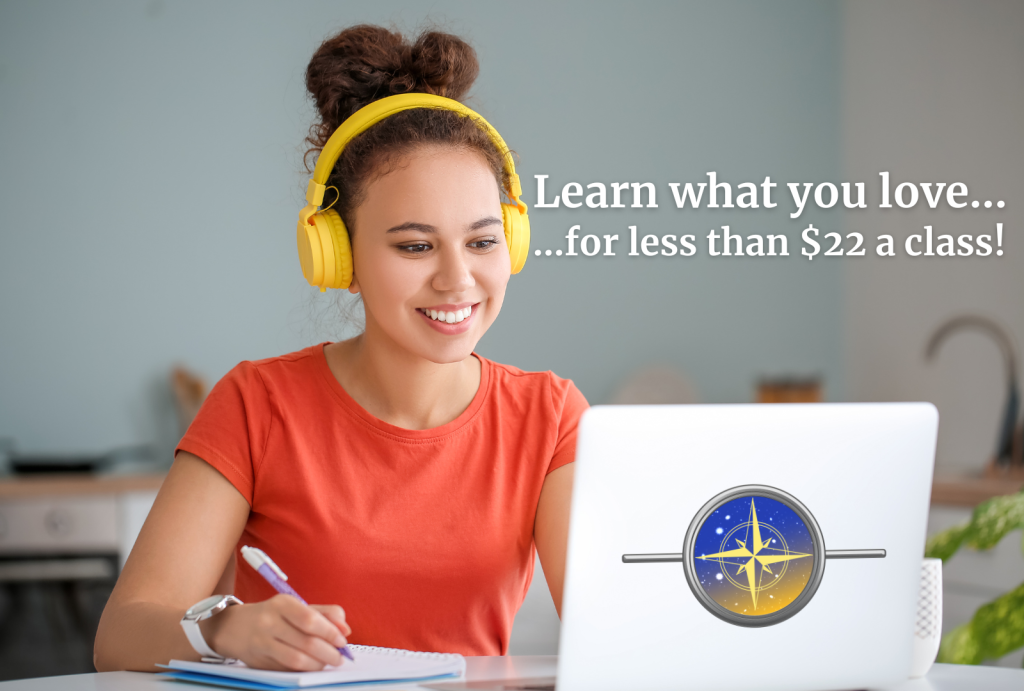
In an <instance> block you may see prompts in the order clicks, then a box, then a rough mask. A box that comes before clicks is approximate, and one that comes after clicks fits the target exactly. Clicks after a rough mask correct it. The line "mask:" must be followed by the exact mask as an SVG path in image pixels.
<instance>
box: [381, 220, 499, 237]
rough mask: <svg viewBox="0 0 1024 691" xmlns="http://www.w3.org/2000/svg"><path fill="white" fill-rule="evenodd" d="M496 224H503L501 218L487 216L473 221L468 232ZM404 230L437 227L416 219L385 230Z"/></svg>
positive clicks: (428, 229)
mask: <svg viewBox="0 0 1024 691" xmlns="http://www.w3.org/2000/svg"><path fill="white" fill-rule="evenodd" d="M494 225H498V226H500V225H502V221H501V219H500V218H497V217H495V216H485V217H484V218H481V219H480V220H479V221H474V222H473V223H471V224H470V226H469V228H467V229H466V232H467V233H472V232H473V231H474V230H480V229H481V228H486V227H487V226H494ZM403 230H418V231H420V232H421V233H436V232H437V228H435V227H434V226H432V225H430V224H427V223H417V222H416V221H406V222H405V223H401V224H399V225H397V226H394V227H393V228H388V229H387V231H385V232H388V233H400V232H402V231H403Z"/></svg>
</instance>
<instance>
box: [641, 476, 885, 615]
mask: <svg viewBox="0 0 1024 691" xmlns="http://www.w3.org/2000/svg"><path fill="white" fill-rule="evenodd" d="M884 557H885V550H884V549H858V550H826V549H825V541H824V538H823V536H822V533H821V528H819V527H818V523H817V521H815V520H814V516H813V515H812V514H811V512H810V511H809V510H808V509H807V507H805V506H804V505H803V504H801V503H800V502H799V501H798V500H797V499H796V497H794V496H792V495H790V494H787V493H786V492H783V491H782V490H780V489H776V488H774V487H767V486H765V485H744V486H742V487H734V488H733V489H730V490H727V491H725V492H722V493H721V494H719V495H718V496H716V497H714V498H713V499H711V501H709V502H708V503H707V504H705V505H704V506H703V507H701V509H700V511H698V512H697V515H696V516H694V518H693V520H692V521H691V522H690V527H689V529H688V530H687V531H686V538H685V539H684V541H683V552H682V554H623V555H622V561H623V562H624V563H626V564H643V563H658V562H680V561H681V562H682V563H683V571H684V573H685V574H686V582H687V584H688V585H689V586H690V590H691V591H693V594H694V596H695V597H696V598H697V600H698V601H699V602H700V603H701V604H702V605H703V606H704V607H705V608H706V609H707V610H708V611H709V612H711V613H712V614H714V615H715V616H716V617H718V618H720V619H723V620H725V621H727V622H729V623H730V624H735V625H737V626H748V627H760V626H771V625H773V624H778V623H779V622H782V621H785V620H786V619H789V618H790V617H792V616H793V615H794V614H796V613H797V612H799V611H800V610H801V609H803V608H804V607H805V606H806V605H807V603H808V602H810V600H811V598H812V597H814V593H815V592H816V591H817V590H818V585H819V584H820V583H821V578H822V576H823V574H824V572H825V560H826V559H870V558H876V559H877V558H884Z"/></svg>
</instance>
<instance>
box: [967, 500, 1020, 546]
mask: <svg viewBox="0 0 1024 691" xmlns="http://www.w3.org/2000/svg"><path fill="white" fill-rule="evenodd" d="M969 525H970V531H969V532H970V534H969V535H968V536H966V537H967V542H968V544H969V545H970V546H971V547H974V548H975V549H990V548H992V547H995V546H996V545H997V544H998V543H999V541H1000V540H1002V539H1003V537H1004V536H1005V535H1006V534H1007V533H1008V532H1010V531H1011V530H1017V529H1019V528H1024V492H1018V493H1017V494H1008V495H1006V496H1002V497H993V498H992V499H989V500H988V501H985V502H982V503H981V504H978V507H977V508H976V509H974V514H973V515H972V516H971V522H970V524H969Z"/></svg>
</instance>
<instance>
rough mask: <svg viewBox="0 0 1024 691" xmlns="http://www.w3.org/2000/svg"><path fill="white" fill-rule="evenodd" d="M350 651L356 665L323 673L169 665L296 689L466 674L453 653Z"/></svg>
mask: <svg viewBox="0 0 1024 691" xmlns="http://www.w3.org/2000/svg"><path fill="white" fill-rule="evenodd" d="M349 649H350V650H351V651H352V654H353V655H354V656H355V658H356V659H355V662H352V661H350V660H346V661H345V662H344V664H342V665H339V666H338V667H327V668H325V669H324V670H323V671H320V672H273V671H269V670H262V669H251V668H249V667H246V666H245V665H244V664H242V663H238V664H233V665H219V664H214V663H207V662H187V661H184V660H171V661H170V663H169V664H168V665H167V666H168V667H170V668H171V669H177V670H182V671H188V672H198V673H200V674H209V675H213V676H221V677H229V678H234V679H245V680H247V681H255V682H259V683H263V684H271V685H274V686H292V687H294V686H300V687H305V686H320V685H323V684H341V683H346V682H357V681H374V680H385V679H386V680H391V679H394V680H400V679H413V678H420V677H432V676H437V675H442V674H463V673H465V671H466V661H465V659H464V658H463V657H462V656H461V655H456V654H453V653H421V652H413V651H409V650H399V649H397V648H378V647H376V646H365V645H350V646H349Z"/></svg>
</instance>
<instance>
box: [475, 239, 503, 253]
mask: <svg viewBox="0 0 1024 691" xmlns="http://www.w3.org/2000/svg"><path fill="white" fill-rule="evenodd" d="M497 244H498V241H497V240H496V239H495V238H485V239H483V240H476V241H474V242H471V243H469V246H470V247H472V248H474V249H478V250H485V249H488V248H490V247H493V246H494V245H497Z"/></svg>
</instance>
